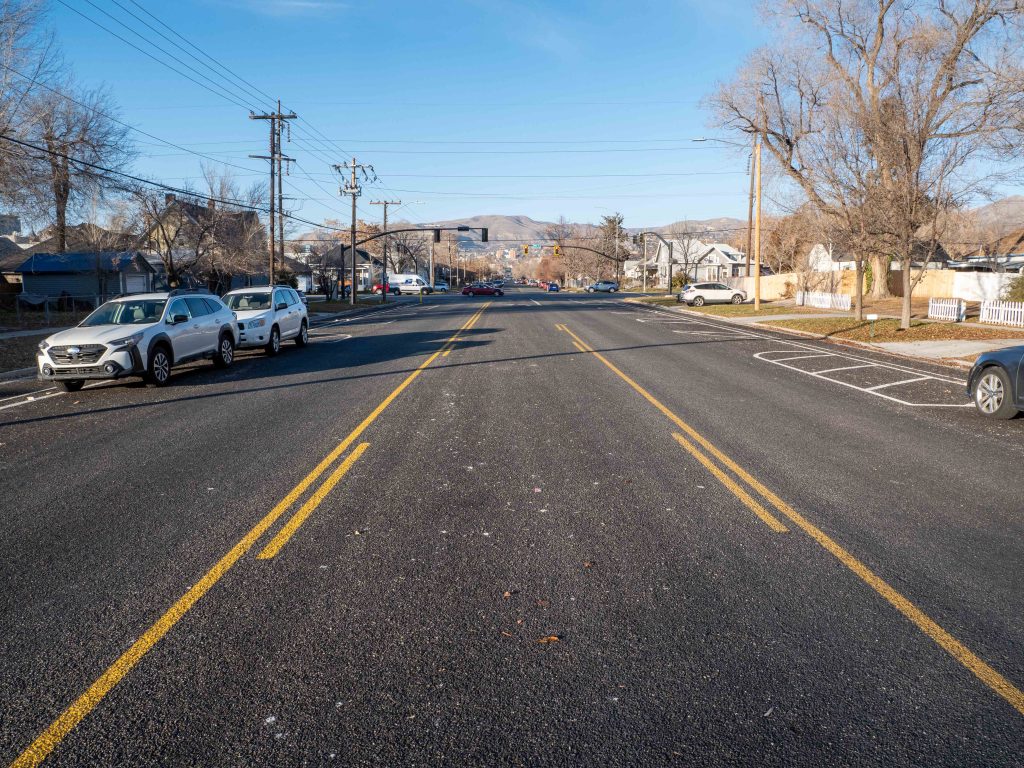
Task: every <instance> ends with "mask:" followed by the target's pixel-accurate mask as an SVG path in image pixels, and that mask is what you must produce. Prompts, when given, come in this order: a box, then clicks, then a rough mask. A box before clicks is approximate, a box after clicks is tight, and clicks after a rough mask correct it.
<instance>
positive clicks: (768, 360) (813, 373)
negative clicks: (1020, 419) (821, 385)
mask: <svg viewBox="0 0 1024 768" xmlns="http://www.w3.org/2000/svg"><path fill="white" fill-rule="evenodd" d="M780 351H781V350H777V349H775V350H768V351H766V352H757V353H755V354H754V357H755V358H756V359H757V360H762V361H764V362H766V363H772V364H773V365H777V366H779V367H780V368H788V369H789V370H791V371H796V372H797V373H802V374H804V375H805V376H812V377H813V378H815V379H820V380H822V381H828V382H831V383H833V384H839V385H840V386H843V387H849V388H850V389H855V390H857V391H858V392H866V393H867V394H869V395H874V396H875V397H880V398H882V399H883V400H889V401H891V402H893V403H899V404H900V405H908V406H910V407H912V408H971V407H972V403H913V402H910V401H909V400H901V399H900V398H898V397H892V396H891V395H886V394H883V393H882V392H878V391H877V390H878V389H879V387H877V386H876V387H861V386H858V385H857V384H852V383H850V382H848V381H843V380H842V379H833V378H832V377H830V376H825V375H823V373H822V372H816V371H807V370H804V369H803V368H798V367H797V366H795V365H789V364H787V363H781V362H779V361H778V360H777V359H775V358H771V357H764V355H770V354H773V353H775V354H778V353H779V352H780ZM834 357H846V355H834ZM866 367H868V368H884V369H886V370H893V371H900V370H901V369H899V368H896V367H895V366H890V365H884V364H882V363H875V364H873V365H869V366H866ZM925 380H929V381H942V382H943V383H948V382H945V381H943V379H941V378H940V377H938V376H920V377H917V378H915V379H909V380H907V381H896V382H893V383H892V385H891V386H896V385H898V384H906V383H908V382H909V381H925ZM884 386H890V385H884Z"/></svg>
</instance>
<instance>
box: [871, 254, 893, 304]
mask: <svg viewBox="0 0 1024 768" xmlns="http://www.w3.org/2000/svg"><path fill="white" fill-rule="evenodd" d="M890 296H892V293H891V292H890V291H889V259H888V258H886V257H885V256H872V257H871V298H873V299H888V298H889V297H890Z"/></svg>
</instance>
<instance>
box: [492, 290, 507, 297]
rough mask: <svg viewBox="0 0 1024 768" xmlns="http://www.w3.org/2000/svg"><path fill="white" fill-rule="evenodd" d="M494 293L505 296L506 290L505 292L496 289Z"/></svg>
mask: <svg viewBox="0 0 1024 768" xmlns="http://www.w3.org/2000/svg"><path fill="white" fill-rule="evenodd" d="M494 295H495V296H504V295H505V292H504V291H495V292H494Z"/></svg>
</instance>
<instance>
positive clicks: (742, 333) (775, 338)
mask: <svg viewBox="0 0 1024 768" xmlns="http://www.w3.org/2000/svg"><path fill="white" fill-rule="evenodd" d="M646 311H647V312H649V313H651V314H659V315H662V316H665V315H666V313H665V312H664V311H663V310H658V309H654V308H649V309H647V310H646ZM667 316H669V317H674V318H675V317H679V315H678V314H676V313H674V312H673V313H670V314H668V315H667ZM688 319H689V322H691V323H693V324H694V325H704V326H707V327H709V328H718V329H720V330H723V331H731V332H733V333H735V334H736V335H738V336H748V337H750V338H753V339H763V340H765V341H770V342H772V343H773V344H785V345H786V346H790V347H796V348H797V349H806V350H807V351H809V352H821V351H822V349H821V347H817V346H814V345H813V344H808V343H806V342H801V341H793V340H790V339H782V338H779V337H778V336H769V335H767V334H765V333H753V332H750V331H745V330H737V329H735V327H731V326H725V325H721V324H717V323H710V322H707V321H706V320H698V319H696V318H688ZM776 333H779V332H778V331H776ZM773 351H774V352H778V353H780V354H781V353H783V352H790V351H791V350H788V349H786V350H773ZM765 354H767V353H765ZM834 354H836V355H837V356H838V357H842V358H844V359H847V360H853V361H855V362H857V363H866V364H867V365H869V366H884V367H886V368H890V369H892V370H894V371H902V372H904V373H912V374H914V373H916V374H918V375H922V376H927V377H928V378H931V379H935V380H937V381H942V382H945V383H947V384H958V385H960V386H963V387H966V386H967V381H966V380H965V379H958V378H955V377H953V376H944V375H942V374H937V373H932V372H930V371H922V370H920V369H917V368H912V367H910V366H908V365H902V364H898V363H881V362H878V361H875V360H872V359H870V358H867V357H861V356H859V355H855V354H850V353H847V352H843V353H834ZM795 370H800V369H799V368H797V369H795ZM801 372H802V373H806V371H801ZM879 397H881V395H879Z"/></svg>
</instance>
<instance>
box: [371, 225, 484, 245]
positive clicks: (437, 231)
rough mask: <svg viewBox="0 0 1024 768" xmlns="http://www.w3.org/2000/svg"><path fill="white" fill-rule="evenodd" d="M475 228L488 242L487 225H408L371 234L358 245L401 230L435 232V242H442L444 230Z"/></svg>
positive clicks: (470, 229) (466, 230)
mask: <svg viewBox="0 0 1024 768" xmlns="http://www.w3.org/2000/svg"><path fill="white" fill-rule="evenodd" d="M474 229H479V230H480V242H481V243H486V242H487V237H488V233H487V227H406V228H404V229H389V230H388V231H387V232H378V233H377V234H375V235H371V236H370V237H367V238H365V239H363V240H359V241H357V242H356V246H357V247H358V246H360V245H363V244H364V243H369V242H370V241H372V240H376V239H378V238H381V237H384V236H386V235H396V234H398V233H399V232H433V233H434V242H435V243H439V242H441V233H442V232H470V231H472V230H474Z"/></svg>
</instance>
